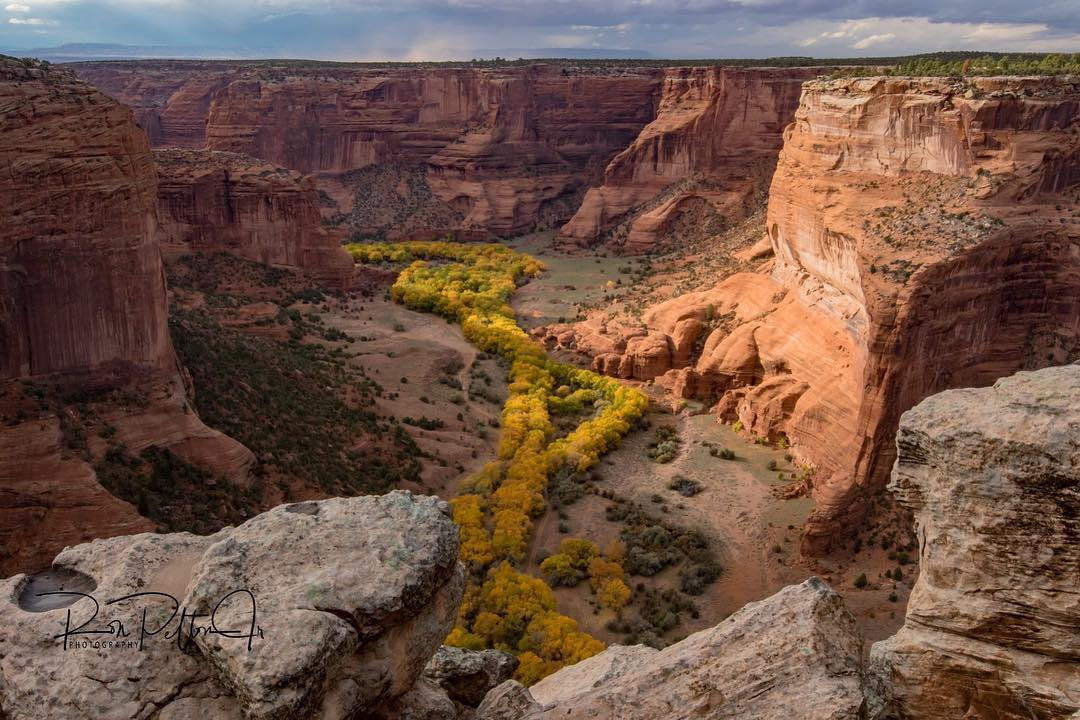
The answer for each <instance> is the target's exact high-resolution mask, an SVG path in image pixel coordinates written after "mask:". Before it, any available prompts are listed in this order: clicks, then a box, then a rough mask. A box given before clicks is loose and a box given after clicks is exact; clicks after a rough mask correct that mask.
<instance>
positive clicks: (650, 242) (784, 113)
mask: <svg viewBox="0 0 1080 720" xmlns="http://www.w3.org/2000/svg"><path fill="white" fill-rule="evenodd" d="M820 72H821V69H820V68H785V69H749V70H748V69H738V68H725V67H697V68H667V69H665V71H664V78H663V85H662V90H661V97H660V103H659V107H658V110H657V113H656V117H655V119H653V121H652V122H651V123H649V124H648V125H646V126H645V128H644V129H642V131H641V133H640V134H639V135H638V136H637V138H635V139H634V141H633V142H632V143H631V144H630V145H629V146H628V147H627V148H626V149H624V150H623V151H622V152H620V153H619V154H618V155H616V156H615V157H614V158H613V159H612V161H611V162H610V163H609V164H608V166H607V168H606V169H605V171H604V178H603V182H602V183H601V184H600V185H599V186H598V187H594V188H591V189H590V190H589V191H588V193H587V194H586V195H585V198H584V200H583V202H582V204H581V207H580V208H578V210H577V212H576V213H575V215H574V217H573V218H572V219H571V220H570V221H569V222H567V223H566V225H564V226H563V227H562V229H561V230H560V231H559V235H558V238H559V240H560V241H561V242H563V243H568V244H576V245H590V244H593V243H595V242H596V241H597V240H598V239H599V238H600V237H601V236H602V235H604V233H606V232H608V231H609V230H611V229H612V228H614V227H615V226H616V225H617V224H618V223H620V222H621V221H624V220H625V221H626V223H625V224H626V227H625V228H624V230H625V232H624V236H623V237H621V238H620V241H621V243H622V246H623V248H624V249H625V250H626V251H628V252H642V251H647V250H650V249H652V248H654V247H655V246H656V245H657V243H658V242H659V241H660V240H661V239H662V238H663V237H664V235H665V230H667V229H669V226H670V224H671V223H672V222H673V221H674V219H675V218H676V217H677V216H678V214H679V212H680V211H681V210H682V209H685V208H686V207H688V206H689V205H691V204H693V203H694V202H695V201H697V202H703V203H704V204H705V205H707V206H708V207H709V208H710V209H711V210H712V211H713V212H715V213H717V214H719V215H720V216H722V217H723V218H724V219H725V220H726V221H727V222H728V223H733V222H737V221H738V220H740V219H742V217H743V216H744V215H745V214H746V208H745V207H744V205H745V203H746V202H747V201H748V199H749V197H750V195H751V194H752V193H753V191H754V190H756V189H761V188H763V187H764V186H765V185H766V184H767V183H768V179H769V177H770V176H771V174H772V171H773V168H774V167H775V165H776V158H777V155H778V154H779V152H780V146H781V144H782V133H783V129H784V127H786V126H787V124H788V123H790V122H791V120H792V118H793V117H794V115H795V109H796V108H797V107H798V105H799V94H800V90H801V86H802V83H803V81H805V80H808V79H810V78H813V77H815V76H816V75H818V74H819V73H820ZM669 188H670V192H667V193H666V194H665V190H666V189H669ZM658 197H659V198H660V200H659V201H657V202H654V203H653V204H654V205H655V207H651V208H648V209H647V210H646V211H645V212H639V213H636V214H631V211H634V210H637V209H639V208H640V207H641V206H642V205H643V204H645V203H647V202H649V201H652V200H653V199H654V198H658ZM628 214H630V216H629V217H628ZM699 222H700V221H699Z"/></svg>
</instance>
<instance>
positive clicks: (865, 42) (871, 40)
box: [851, 33, 896, 50]
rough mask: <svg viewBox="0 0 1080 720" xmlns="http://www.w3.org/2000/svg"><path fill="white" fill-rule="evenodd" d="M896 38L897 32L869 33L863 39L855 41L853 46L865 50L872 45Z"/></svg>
mask: <svg viewBox="0 0 1080 720" xmlns="http://www.w3.org/2000/svg"><path fill="white" fill-rule="evenodd" d="M895 39H896V33H881V34H880V35H867V36H866V37H864V38H863V39H862V40H859V41H858V42H856V43H854V44H853V45H852V46H851V47H853V48H855V49H856V50H865V49H866V48H868V47H870V46H871V45H877V44H879V43H883V42H889V41H890V40H895Z"/></svg>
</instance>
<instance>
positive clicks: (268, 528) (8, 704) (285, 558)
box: [0, 492, 464, 720]
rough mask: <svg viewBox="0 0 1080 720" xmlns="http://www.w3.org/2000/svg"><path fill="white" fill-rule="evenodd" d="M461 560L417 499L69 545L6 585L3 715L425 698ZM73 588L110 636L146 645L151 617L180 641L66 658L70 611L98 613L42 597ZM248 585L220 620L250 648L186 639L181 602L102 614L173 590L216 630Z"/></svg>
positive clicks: (1, 592)
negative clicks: (418, 693)
mask: <svg viewBox="0 0 1080 720" xmlns="http://www.w3.org/2000/svg"><path fill="white" fill-rule="evenodd" d="M457 553H458V540H457V528H456V526H455V525H454V523H453V521H452V520H451V519H450V510H449V506H448V505H446V504H445V503H443V502H442V501H440V500H438V499H437V498H432V497H424V498H421V497H413V496H412V495H410V494H408V493H404V492H395V493H391V494H389V495H385V496H382V497H363V498H352V499H333V500H325V501H322V502H306V503H297V504H293V505H283V506H280V507H278V508H275V509H274V510H271V511H269V512H267V513H264V514H262V515H259V516H257V517H255V518H253V519H252V520H249V521H248V522H246V523H244V524H243V525H241V526H239V527H237V528H235V529H232V528H228V529H226V530H222V531H221V532H219V533H217V534H215V535H210V536H196V535H191V534H188V533H173V534H168V535H152V534H142V535H133V536H127V537H120V538H110V539H107V540H97V541H95V542H93V543H90V544H86V545H79V546H77V547H72V548H68V549H66V550H65V551H64V552H63V553H61V554H60V555H58V556H57V558H56V560H55V561H54V562H53V565H52V567H51V568H49V569H48V570H47V571H44V572H42V573H38V574H36V575H33V576H27V575H16V576H15V577H12V578H9V579H7V580H6V581H3V582H2V583H0V617H2V618H3V621H4V622H5V624H6V627H8V629H9V631H8V632H5V633H4V634H3V635H2V636H0V710H2V711H3V712H4V713H5V717H10V718H12V719H13V720H20V719H23V718H26V719H29V718H42V717H64V718H118V719H119V718H135V717H139V718H143V717H158V718H170V719H172V720H183V719H188V718H189V719H192V720H194V719H196V718H207V717H212V718H240V717H248V718H283V717H305V718H309V717H319V718H327V719H329V718H343V717H356V716H358V715H359V714H362V713H366V712H372V711H376V710H378V709H379V708H380V707H382V706H384V705H385V704H387V703H388V702H390V701H392V700H393V699H394V698H396V697H398V696H401V695H403V694H404V693H405V692H406V691H408V690H409V689H410V687H412V685H413V682H414V681H415V680H416V678H417V677H418V676H419V675H420V673H421V671H422V670H423V668H424V664H425V663H426V662H427V661H428V658H429V657H431V655H432V654H433V653H434V652H435V650H436V648H437V647H438V646H439V643H440V642H441V640H442V639H443V638H444V637H445V636H446V634H447V633H448V632H449V630H450V628H451V627H452V625H453V622H454V618H455V616H456V613H457V608H458V604H459V603H460V601H461V594H462V591H463V589H464V569H463V567H462V566H461V565H460V564H459V563H458V561H457ZM60 589H64V590H68V591H72V590H74V591H78V592H83V593H87V594H92V595H93V596H94V598H95V599H97V600H98V602H99V603H101V609H100V612H101V617H100V618H99V620H100V621H101V622H102V624H105V623H107V622H108V621H109V620H119V621H121V622H123V624H124V627H125V628H126V629H127V630H128V631H129V632H132V633H133V637H134V638H138V637H139V628H140V627H141V620H140V617H141V613H142V611H143V609H144V608H145V609H147V610H148V612H149V617H150V618H151V619H152V620H154V619H155V618H156V619H157V620H156V621H161V622H167V623H169V625H168V627H169V631H175V630H177V629H178V628H180V629H181V630H182V635H181V637H180V638H177V637H175V636H172V637H169V638H166V637H165V636H164V632H163V633H162V634H160V635H157V636H153V637H144V638H142V640H143V646H142V648H141V649H139V648H138V647H137V645H136V643H133V645H132V646H130V647H120V648H107V647H106V648H95V647H80V648H77V649H69V650H67V651H65V650H64V648H63V644H62V640H61V639H58V638H57V637H56V634H57V633H58V632H62V631H63V628H64V622H65V617H66V613H67V612H68V610H69V609H70V611H71V612H72V613H73V616H75V617H81V616H82V613H84V612H88V609H87V606H92V602H91V601H90V600H87V599H84V598H78V597H71V596H59V597H58V596H51V597H40V596H38V593H41V592H54V591H57V590H60ZM241 589H246V590H249V591H250V592H251V596H252V597H253V598H254V600H252V599H250V598H249V597H248V596H246V595H238V596H233V598H232V599H230V600H226V601H225V602H223V603H222V604H221V606H220V607H219V608H217V609H216V613H215V615H214V618H215V624H216V626H217V627H218V628H219V629H223V628H230V629H239V630H240V632H241V633H246V634H250V633H252V632H254V635H255V636H254V637H252V638H251V639H250V640H251V646H250V650H249V647H248V638H246V637H241V636H226V635H215V634H210V633H205V632H202V633H191V636H190V637H185V636H187V635H188V634H189V633H190V630H191V625H190V623H191V622H192V621H191V620H190V618H188V619H187V620H186V621H184V620H181V619H180V617H179V615H177V616H176V617H174V618H172V619H171V620H169V619H168V616H169V614H170V613H171V612H172V611H173V609H174V608H173V607H172V602H171V601H169V600H168V599H166V598H162V597H160V596H158V597H155V598H148V597H143V598H138V599H133V600H128V601H124V602H121V603H119V604H116V605H113V606H106V605H105V602H106V601H107V600H112V599H116V598H120V597H124V596H127V595H130V594H132V593H137V592H154V593H167V594H168V595H171V596H172V597H173V598H175V600H176V601H177V602H179V603H180V604H181V605H182V606H183V607H184V608H185V610H187V611H188V612H189V613H191V612H198V613H204V614H205V615H203V616H202V617H203V618H206V617H208V616H209V613H211V612H212V611H214V610H215V606H216V605H217V604H218V603H219V601H222V600H223V599H224V598H226V597H227V596H229V594H230V593H233V592H234V591H237V590H241ZM253 606H254V612H253ZM160 610H164V615H163V616H160V617H159V616H158V615H157V613H158V612H159V611H160ZM104 615H109V617H108V618H105V617H104ZM204 622H205V624H204ZM195 624H196V625H197V626H199V627H201V628H206V627H209V621H207V620H203V619H200V620H197V621H195ZM181 625H182V626H183V627H182V628H181V627H180V626H181ZM154 627H160V625H155V626H154ZM147 629H148V630H153V629H154V628H152V627H149V626H148V627H147ZM87 637H88V636H78V637H73V638H71V640H72V641H73V642H74V641H81V640H83V639H86V638H87ZM92 639H93V640H96V641H101V640H109V639H111V640H115V641H118V642H120V641H121V639H120V638H113V637H109V638H106V637H105V636H104V635H96V636H93V637H92ZM127 639H128V640H131V639H132V638H127ZM185 645H190V647H188V652H185V651H184V650H183V649H182V647H184V646H185Z"/></svg>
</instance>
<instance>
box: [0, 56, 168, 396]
mask: <svg viewBox="0 0 1080 720" xmlns="http://www.w3.org/2000/svg"><path fill="white" fill-rule="evenodd" d="M0 128H2V130H3V132H2V133H0V166H2V167H4V168H6V170H5V172H4V173H3V177H2V178H0V377H3V378H13V377H14V378H26V377H46V376H51V375H61V376H63V377H70V376H72V375H75V374H77V373H82V374H94V375H96V376H97V377H99V378H100V377H101V376H102V375H104V374H106V373H109V374H111V375H114V376H119V377H126V376H130V375H132V374H134V373H137V372H140V371H142V372H154V371H160V370H166V369H169V368H170V367H171V366H172V365H173V364H174V360H173V355H172V348H171V346H170V344H169V331H168V326H167V324H166V307H165V281H164V277H163V275H162V273H161V259H160V254H159V252H158V248H157V244H156V242H155V240H154V235H153V230H154V205H155V193H156V188H157V184H156V181H155V179H154V163H153V159H152V157H151V155H150V150H149V147H148V145H147V141H146V136H145V135H144V134H143V133H141V132H140V131H139V129H138V128H137V127H136V126H135V123H134V122H132V118H131V111H130V110H128V109H127V108H125V107H124V106H123V105H120V104H119V103H118V102H116V101H114V100H111V99H109V98H107V97H106V96H104V95H102V94H101V93H99V92H97V91H96V90H94V88H92V87H90V86H89V85H86V84H84V83H81V82H79V81H78V80H77V79H76V78H75V77H74V76H73V75H72V74H71V73H68V72H65V71H62V70H49V71H46V70H41V69H37V68H30V67H25V66H23V65H22V64H21V63H20V62H19V61H16V60H13V59H11V60H8V59H2V58H0Z"/></svg>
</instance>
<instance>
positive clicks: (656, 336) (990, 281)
mask: <svg viewBox="0 0 1080 720" xmlns="http://www.w3.org/2000/svg"><path fill="white" fill-rule="evenodd" d="M1078 128H1080V80H1077V79H1076V78H1070V77H1058V78H971V79H968V80H963V81H959V80H952V79H948V78H859V79H841V80H821V81H810V82H808V83H806V84H805V85H804V90H803V96H802V102H801V105H800V107H799V109H798V111H797V113H796V116H795V121H794V123H793V124H792V125H791V126H790V127H789V128H788V130H787V131H786V133H785V144H784V149H783V151H782V152H781V154H780V160H779V163H778V166H777V170H776V174H775V175H774V177H773V181H772V186H771V190H770V197H769V204H768V213H767V223H766V224H767V232H768V238H769V242H770V244H771V248H772V251H773V254H774V255H775V259H774V260H773V261H771V262H769V263H768V264H766V265H765V266H764V267H763V268H761V269H759V270H757V271H754V272H740V273H737V274H735V275H732V276H730V277H728V278H727V279H725V280H723V281H722V282H721V283H719V284H718V285H717V286H715V287H712V288H709V289H705V290H702V291H701V292H698V293H695V294H690V295H684V296H681V297H677V298H675V299H673V300H670V301H667V302H664V303H661V304H660V305H657V306H655V307H654V308H651V309H648V310H646V311H645V312H644V313H643V314H642V320H643V325H644V328H643V329H642V328H640V327H638V328H632V327H631V328H629V329H628V330H625V331H624V330H623V329H621V328H616V327H608V328H606V329H604V333H601V332H599V329H598V328H596V327H593V326H592V325H589V324H586V325H583V326H581V327H580V328H579V331H578V332H576V333H575V332H568V331H566V330H560V332H561V333H562V334H564V335H566V336H567V337H566V338H565V341H564V339H561V335H560V336H556V337H554V338H553V339H549V340H548V342H549V343H554V344H560V343H561V344H563V345H566V344H567V342H571V343H573V344H574V346H575V347H576V348H577V349H579V350H583V351H585V352H587V353H588V354H589V355H592V356H593V357H594V367H596V368H597V369H600V370H603V371H604V372H608V373H610V374H615V375H619V376H621V377H634V378H638V379H643V380H644V379H651V378H653V377H655V378H657V382H659V383H661V384H663V385H666V386H667V387H669V388H671V389H672V391H673V392H674V393H675V394H676V395H678V396H683V397H698V398H702V399H704V400H706V401H709V402H715V403H716V409H717V412H718V413H719V414H720V416H721V418H722V419H724V420H726V421H734V420H740V421H741V422H742V424H743V425H744V426H745V427H746V429H747V430H748V431H749V432H751V433H752V434H753V435H755V436H764V437H769V438H771V439H773V440H778V439H779V438H781V437H784V438H786V439H787V441H788V442H789V443H790V445H791V448H792V449H791V452H792V454H793V455H794V457H795V458H796V459H797V461H798V462H800V463H806V464H809V465H812V466H813V467H814V468H816V475H815V477H814V488H813V492H814V497H815V500H816V509H815V511H814V513H813V515H812V516H811V518H810V521H809V522H808V524H807V527H806V534H805V536H804V550H806V551H808V552H811V553H814V554H817V553H824V552H828V551H829V550H830V549H832V548H834V547H836V546H837V544H838V542H841V541H843V539H844V538H845V536H846V535H848V534H850V533H851V532H852V531H853V530H854V529H855V528H857V527H858V525H859V522H858V521H859V519H860V518H861V517H863V515H864V514H865V512H866V511H867V509H868V507H869V505H870V503H871V499H872V498H873V497H875V496H877V495H879V494H880V493H881V492H882V489H883V487H884V484H885V482H886V480H887V477H888V473H889V469H890V468H891V466H892V463H893V460H894V458H895V451H894V445H893V443H892V438H893V436H894V434H895V432H896V427H897V421H898V418H899V416H900V414H901V413H902V412H903V411H904V410H906V409H908V408H910V407H912V406H914V405H915V404H916V403H917V402H918V401H919V400H921V399H922V398H924V397H927V396H928V395H930V394H933V393H935V392H939V391H941V390H944V389H947V388H950V387H961V386H980V385H988V384H990V383H992V382H993V381H994V380H995V379H997V378H999V377H1002V376H1005V375H1008V374H1010V373H1012V372H1015V371H1016V370H1018V369H1024V368H1029V369H1031V368H1038V367H1044V366H1046V365H1050V364H1056V363H1061V362H1067V361H1069V360H1072V359H1076V358H1078V357H1080V327H1078V326H1077V323H1076V318H1077V317H1078V316H1080V216H1077V215H1076V213H1075V212H1074V209H1075V207H1076V203H1077V199H1078V197H1080V133H1078V131H1077V130H1078ZM688 349H689V353H688V352H687V350H688Z"/></svg>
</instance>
